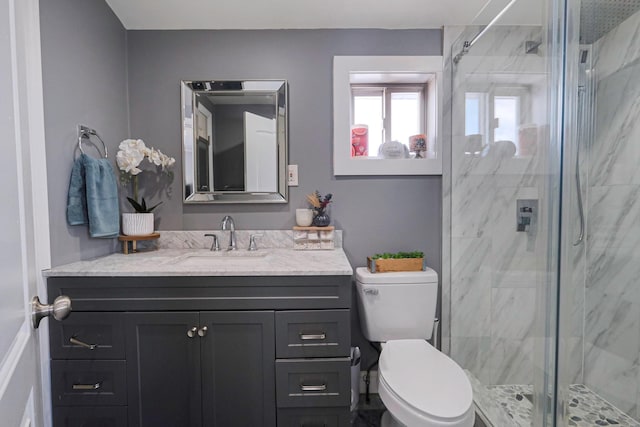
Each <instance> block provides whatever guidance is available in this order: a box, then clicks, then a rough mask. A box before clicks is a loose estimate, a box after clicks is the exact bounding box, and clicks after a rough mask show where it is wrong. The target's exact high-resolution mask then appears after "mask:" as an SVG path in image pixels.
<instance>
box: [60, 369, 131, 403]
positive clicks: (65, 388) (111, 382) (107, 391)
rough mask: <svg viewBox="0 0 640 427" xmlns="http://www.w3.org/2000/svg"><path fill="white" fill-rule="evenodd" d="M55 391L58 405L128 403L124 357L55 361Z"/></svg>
mask: <svg viewBox="0 0 640 427" xmlns="http://www.w3.org/2000/svg"><path fill="white" fill-rule="evenodd" d="M51 391H52V400H53V404H54V405H55V406H65V405H88V406H103V405H114V406H117V405H123V406H124V405H126V404H127V380H126V362H125V361H124V360H72V361H64V360H52V361H51Z"/></svg>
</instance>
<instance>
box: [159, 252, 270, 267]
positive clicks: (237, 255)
mask: <svg viewBox="0 0 640 427" xmlns="http://www.w3.org/2000/svg"><path fill="white" fill-rule="evenodd" d="M268 254H269V252H268V251H266V250H257V251H247V250H246V249H245V250H242V249H239V250H237V251H226V250H221V251H209V250H201V251H193V252H189V253H186V254H184V255H181V256H179V257H177V258H175V259H174V261H173V262H172V264H174V265H180V266H183V267H207V266H216V265H218V266H231V265H234V266H238V265H251V264H253V263H256V262H261V261H263V260H264V258H265V257H266V256H267V255H268Z"/></svg>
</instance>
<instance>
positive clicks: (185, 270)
mask: <svg viewBox="0 0 640 427" xmlns="http://www.w3.org/2000/svg"><path fill="white" fill-rule="evenodd" d="M351 274H353V269H352V268H351V265H350V264H349V261H348V260H347V257H346V255H345V253H344V251H343V250H342V248H336V249H334V250H314V251H309V250H306V251H300V250H294V249H289V248H269V249H260V250H258V251H256V252H248V251H247V250H246V249H239V250H237V251H234V252H231V253H229V252H226V251H220V252H211V251H209V250H208V249H201V248H197V249H163V248H161V249H159V250H154V251H148V252H138V253H134V254H130V255H123V254H111V255H107V256H104V257H100V258H96V259H92V260H86V261H78V262H74V263H71V264H66V265H61V266H59V267H54V268H52V269H50V270H46V271H44V275H45V276H46V277H69V276H108V277H112V276H318V275H326V276H329V275H339V276H341V275H351Z"/></svg>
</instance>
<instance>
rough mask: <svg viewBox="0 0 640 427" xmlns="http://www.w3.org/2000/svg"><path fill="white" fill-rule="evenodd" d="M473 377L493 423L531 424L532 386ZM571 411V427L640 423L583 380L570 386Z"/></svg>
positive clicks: (637, 426)
mask: <svg viewBox="0 0 640 427" xmlns="http://www.w3.org/2000/svg"><path fill="white" fill-rule="evenodd" d="M470 379H471V383H472V386H473V393H474V399H475V402H476V405H478V406H479V409H480V411H482V413H483V414H484V415H485V417H486V418H487V420H488V421H489V422H490V423H491V424H492V425H493V426H495V427H530V426H531V416H532V411H533V404H532V396H533V386H531V385H513V384H510V385H493V386H483V385H481V384H479V382H478V381H477V380H476V379H475V378H471V377H470ZM568 412H569V421H568V425H569V426H571V427H599V426H615V427H640V423H639V422H637V421H636V420H634V419H633V418H631V417H629V416H628V415H626V414H625V413H623V412H622V411H620V410H619V409H618V408H616V407H615V406H613V405H611V404H610V403H609V402H607V401H606V400H604V399H602V398H601V397H600V396H598V395H597V394H596V393H594V392H593V391H592V390H590V389H589V388H588V387H586V386H585V385H583V384H573V385H570V386H569V404H568ZM505 414H506V416H507V418H506V419H505V417H504V415H505Z"/></svg>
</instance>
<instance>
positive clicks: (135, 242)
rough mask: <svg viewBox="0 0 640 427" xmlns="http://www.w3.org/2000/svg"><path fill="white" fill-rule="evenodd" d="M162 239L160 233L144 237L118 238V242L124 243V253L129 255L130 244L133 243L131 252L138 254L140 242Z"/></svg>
mask: <svg viewBox="0 0 640 427" xmlns="http://www.w3.org/2000/svg"><path fill="white" fill-rule="evenodd" d="M159 237H160V233H157V232H156V233H152V234H146V235H144V236H124V235H120V236H118V240H119V241H121V242H122V253H123V254H125V255H129V243H131V252H132V253H133V252H138V248H137V246H138V242H141V241H145V240H156V239H157V238H159Z"/></svg>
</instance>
